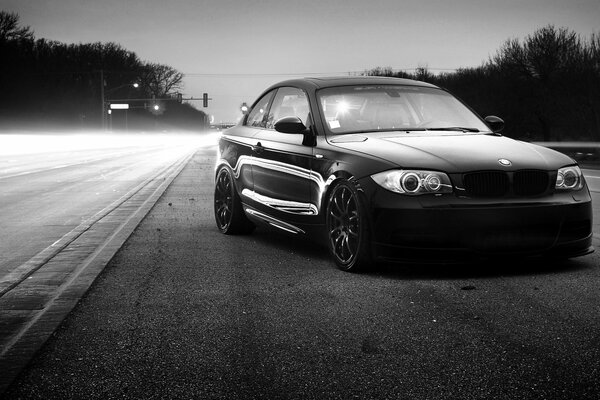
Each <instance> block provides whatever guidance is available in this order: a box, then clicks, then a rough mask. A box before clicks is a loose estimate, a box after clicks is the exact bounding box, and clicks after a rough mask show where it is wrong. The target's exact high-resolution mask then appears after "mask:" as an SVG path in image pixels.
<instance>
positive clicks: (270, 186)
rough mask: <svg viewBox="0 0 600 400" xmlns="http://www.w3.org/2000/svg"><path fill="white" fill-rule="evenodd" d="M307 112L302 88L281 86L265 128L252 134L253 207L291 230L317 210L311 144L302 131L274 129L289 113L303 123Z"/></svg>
mask: <svg viewBox="0 0 600 400" xmlns="http://www.w3.org/2000/svg"><path fill="white" fill-rule="evenodd" d="M309 113H310V108H309V103H308V97H307V95H306V93H305V92H304V91H303V90H301V89H298V88H294V87H280V88H278V89H277V93H276V94H275V97H274V99H273V101H272V103H271V107H270V109H269V112H268V114H267V116H266V122H265V128H264V129H261V130H260V131H259V132H258V133H257V134H256V135H255V136H254V137H253V139H254V141H255V143H254V147H253V159H252V180H253V184H254V188H253V198H254V200H256V205H257V206H256V208H257V210H258V211H260V212H262V213H265V214H267V215H269V216H270V217H273V218H275V219H277V220H279V221H285V222H287V223H288V224H292V225H293V226H292V227H290V226H288V225H285V226H287V227H288V228H291V230H292V231H296V229H295V228H296V225H295V224H296V223H298V224H302V223H305V222H308V221H310V217H311V216H314V215H315V214H316V212H317V210H316V207H315V206H314V205H313V204H312V203H311V192H310V182H311V159H312V157H313V148H312V147H311V146H306V145H303V144H302V141H303V135H302V134H289V133H281V132H277V131H276V130H275V128H274V125H275V122H277V121H278V120H279V119H281V118H283V117H288V116H295V117H298V118H300V119H301V120H302V122H303V123H304V124H305V125H306V124H307V121H308V120H309ZM276 226H278V225H276ZM280 227H281V226H280ZM298 231H299V230H298Z"/></svg>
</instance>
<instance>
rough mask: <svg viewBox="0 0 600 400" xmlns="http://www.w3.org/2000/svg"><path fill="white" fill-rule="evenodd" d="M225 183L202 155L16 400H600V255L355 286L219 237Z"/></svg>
mask: <svg viewBox="0 0 600 400" xmlns="http://www.w3.org/2000/svg"><path fill="white" fill-rule="evenodd" d="M213 171H214V150H210V149H206V150H203V151H200V152H198V153H196V155H195V156H194V158H193V159H192V160H191V161H190V162H189V163H188V165H187V166H186V167H185V168H184V169H183V171H182V172H181V174H180V175H179V176H178V177H177V178H176V179H175V180H174V181H173V183H172V184H171V186H170V187H169V188H168V189H167V190H166V192H165V193H164V195H163V196H162V197H161V198H160V200H159V201H158V202H157V203H156V205H155V206H154V208H153V209H152V211H151V212H150V213H149V214H148V215H147V217H146V218H145V219H144V220H143V222H142V223H141V224H140V225H139V226H138V228H137V229H136V231H135V232H134V233H133V235H132V236H131V237H130V238H129V240H128V241H127V242H126V244H125V245H124V246H123V247H122V248H121V250H120V251H119V252H118V253H117V254H116V256H115V257H114V258H113V259H112V260H111V261H110V263H109V264H108V265H107V267H106V268H105V269H104V271H103V272H102V273H101V275H100V276H99V277H98V279H97V280H96V281H95V283H94V284H93V286H92V287H91V289H90V290H89V291H88V293H87V294H86V295H85V297H84V298H83V299H82V300H81V302H80V303H79V305H78V306H77V307H76V309H75V310H74V312H72V313H71V314H70V316H69V317H68V318H67V319H66V320H65V321H64V323H63V324H62V326H61V327H60V328H59V329H58V330H57V331H56V333H55V334H54V335H53V337H52V338H51V339H50V340H49V341H48V342H47V343H46V345H45V346H44V348H43V349H42V350H41V351H40V352H39V353H38V354H37V356H36V357H35V358H34V359H33V360H32V362H31V363H30V364H29V366H28V367H27V368H26V369H25V370H24V371H23V372H22V373H21V375H20V376H19V377H18V379H17V380H16V381H14V383H13V385H12V386H11V387H10V388H9V389H8V390H7V391H6V392H5V393H4V398H10V399H13V398H14V399H16V398H22V399H33V398H39V399H64V398H102V399H107V398H144V399H150V398H153V399H165V398H182V399H200V398H202V399H348V398H359V399H448V398H456V399H490V398H496V399H598V398H599V393H600V334H599V333H598V332H600V301H599V300H600V269H599V267H598V265H599V264H600V263H599V260H598V257H599V253H594V254H592V255H588V256H585V257H582V258H578V259H574V260H570V261H566V262H548V263H544V264H535V263H530V262H528V263H517V262H515V263H510V264H508V263H497V264H489V263H488V264H477V265H459V266H453V267H442V266H424V265H380V266H377V267H376V268H374V269H373V270H372V271H370V272H367V273H363V274H349V273H343V272H341V271H338V270H337V269H336V268H335V267H334V266H333V264H332V263H331V262H330V260H329V258H328V256H327V252H326V250H325V249H324V248H323V247H320V246H317V245H315V244H314V243H311V242H309V241H303V240H298V239H296V238H291V237H289V236H285V235H282V234H280V233H277V232H272V231H270V230H266V229H258V230H256V231H255V232H254V234H252V235H250V236H225V235H222V234H220V233H219V232H218V231H217V229H216V227H215V224H214V221H213V215H212V184H213V182H212V173H213ZM595 195H597V194H595ZM596 204H598V202H597V203H596ZM597 213H598V212H597V211H596V214H597ZM596 232H597V231H596ZM595 244H596V245H597V244H598V240H595Z"/></svg>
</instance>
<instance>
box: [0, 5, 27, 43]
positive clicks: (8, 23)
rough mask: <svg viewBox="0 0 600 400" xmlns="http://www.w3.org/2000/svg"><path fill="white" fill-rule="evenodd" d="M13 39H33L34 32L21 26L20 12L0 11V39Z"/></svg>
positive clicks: (4, 40)
mask: <svg viewBox="0 0 600 400" xmlns="http://www.w3.org/2000/svg"><path fill="white" fill-rule="evenodd" d="M11 40H33V32H32V31H31V29H30V28H29V27H28V26H26V27H20V26H19V14H16V13H10V12H7V11H0V41H3V42H6V41H11Z"/></svg>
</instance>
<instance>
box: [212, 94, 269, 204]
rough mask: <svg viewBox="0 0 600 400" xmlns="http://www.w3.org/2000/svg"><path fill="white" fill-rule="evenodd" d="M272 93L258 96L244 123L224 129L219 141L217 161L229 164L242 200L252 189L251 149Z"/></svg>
mask: <svg viewBox="0 0 600 400" xmlns="http://www.w3.org/2000/svg"><path fill="white" fill-rule="evenodd" d="M274 95H275V90H272V91H270V92H268V93H266V94H265V95H263V96H262V97H261V98H259V99H258V100H257V101H256V102H255V104H254V107H252V110H251V112H250V113H249V114H248V116H247V117H246V118H245V121H244V123H242V124H241V125H238V126H235V127H233V128H231V129H228V130H227V131H225V132H224V133H223V135H222V137H221V140H220V141H219V154H220V155H221V159H220V161H219V163H221V164H227V165H229V167H230V168H231V170H232V171H233V176H234V179H235V183H236V187H237V190H238V192H239V193H240V194H241V195H242V201H244V202H246V201H247V199H246V198H245V195H246V194H247V193H251V192H252V190H253V183H252V156H253V151H252V149H253V146H254V144H256V140H255V139H254V136H256V134H257V133H258V132H260V131H261V129H264V127H265V124H266V115H267V110H268V109H269V105H270V104H271V100H272V99H273V96H274Z"/></svg>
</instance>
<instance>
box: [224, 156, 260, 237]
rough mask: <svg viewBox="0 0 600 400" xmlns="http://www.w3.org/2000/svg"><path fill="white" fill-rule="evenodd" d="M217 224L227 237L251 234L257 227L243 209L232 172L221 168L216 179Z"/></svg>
mask: <svg viewBox="0 0 600 400" xmlns="http://www.w3.org/2000/svg"><path fill="white" fill-rule="evenodd" d="M214 204H215V209H214V211H215V222H216V223H217V228H219V230H220V231H221V232H222V233H224V234H226V235H236V234H245V233H250V232H252V231H253V230H254V228H255V226H254V224H253V223H252V222H250V221H249V220H248V218H247V217H246V214H244V210H243V209H242V201H241V200H240V196H239V195H238V193H237V190H236V189H235V183H234V180H233V175H232V173H231V170H230V169H229V168H227V167H221V169H220V170H219V172H218V173H217V177H216V179H215V194H214Z"/></svg>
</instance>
